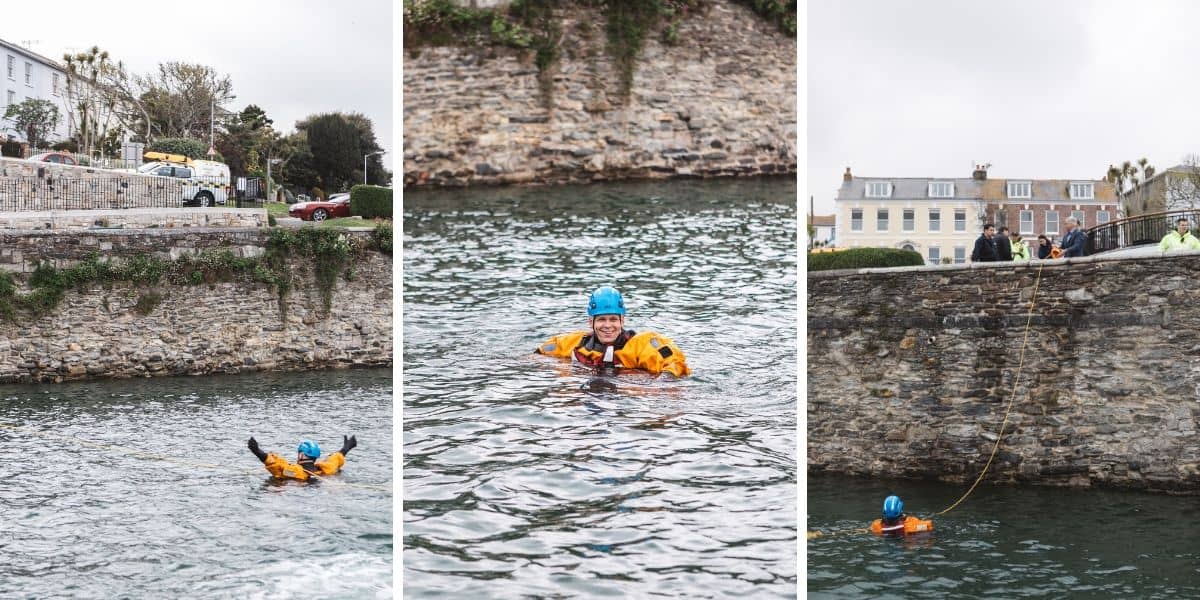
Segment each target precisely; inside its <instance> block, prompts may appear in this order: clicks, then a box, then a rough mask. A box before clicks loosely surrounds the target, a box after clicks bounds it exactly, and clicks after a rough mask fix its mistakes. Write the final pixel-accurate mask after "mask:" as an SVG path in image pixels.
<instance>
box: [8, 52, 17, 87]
mask: <svg viewBox="0 0 1200 600" xmlns="http://www.w3.org/2000/svg"><path fill="white" fill-rule="evenodd" d="M8 78H9V79H12V80H14V81H15V80H16V79H17V59H16V58H15V57H13V56H9V57H8Z"/></svg>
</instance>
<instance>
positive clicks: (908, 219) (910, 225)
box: [904, 208, 917, 231]
mask: <svg viewBox="0 0 1200 600" xmlns="http://www.w3.org/2000/svg"><path fill="white" fill-rule="evenodd" d="M916 213H917V211H915V210H913V209H911V208H906V209H904V230H905V231H914V230H916V228H917V217H916Z"/></svg>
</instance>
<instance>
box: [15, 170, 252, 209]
mask: <svg viewBox="0 0 1200 600" xmlns="http://www.w3.org/2000/svg"><path fill="white" fill-rule="evenodd" d="M228 192H229V186H228V185H227V184H225V183H224V182H222V181H215V180H214V181H205V180H202V179H199V178H193V179H190V180H188V179H176V178H171V177H145V176H136V175H130V176H124V177H120V176H113V177H104V176H92V177H45V176H43V177H38V176H17V177H0V212H11V211H37V210H85V209H122V208H176V207H181V206H184V205H185V202H184V200H185V198H186V199H187V201H188V203H191V204H198V203H199V202H198V201H197V199H199V200H204V202H203V203H201V204H204V205H208V206H213V205H216V206H220V205H222V204H224V205H226V206H233V205H234V204H235V200H236V198H235V197H234V196H232V195H230V194H229V193H228ZM249 201H250V200H249V199H247V202H249Z"/></svg>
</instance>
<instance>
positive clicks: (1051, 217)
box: [1044, 210, 1058, 233]
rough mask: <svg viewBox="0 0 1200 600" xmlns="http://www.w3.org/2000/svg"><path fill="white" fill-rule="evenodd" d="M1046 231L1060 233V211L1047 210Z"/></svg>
mask: <svg viewBox="0 0 1200 600" xmlns="http://www.w3.org/2000/svg"><path fill="white" fill-rule="evenodd" d="M1044 233H1058V211H1055V210H1048V211H1046V231H1045V232H1044Z"/></svg>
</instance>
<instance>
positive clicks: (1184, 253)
mask: <svg viewBox="0 0 1200 600" xmlns="http://www.w3.org/2000/svg"><path fill="white" fill-rule="evenodd" d="M1188 256H1200V250H1176V251H1173V252H1168V253H1166V254H1157V255H1152V256H1144V255H1143V256H1105V255H1104V254H1094V255H1092V256H1079V257H1075V258H1056V259H1044V260H1042V259H1033V260H1030V261H1028V262H1012V261H1004V262H980V263H969V264H965V265H923V266H915V265H914V266H911V267H880V268H873V269H871V268H868V269H834V270H828V271H809V272H808V278H809V279H836V278H838V277H845V276H847V275H881V274H887V273H926V272H929V273H937V272H943V271H974V270H987V269H1013V270H1016V271H1029V270H1034V268H1035V267H1042V266H1047V267H1061V266H1066V265H1086V264H1092V263H1105V262H1130V261H1145V260H1162V259H1168V260H1169V259H1173V258H1182V257H1188Z"/></svg>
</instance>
